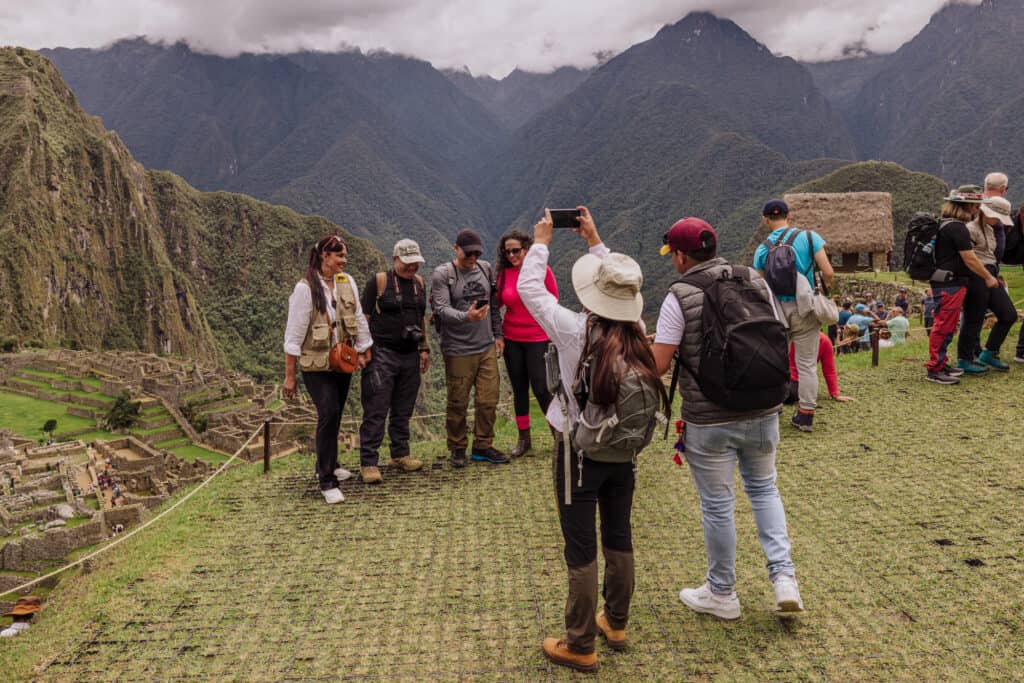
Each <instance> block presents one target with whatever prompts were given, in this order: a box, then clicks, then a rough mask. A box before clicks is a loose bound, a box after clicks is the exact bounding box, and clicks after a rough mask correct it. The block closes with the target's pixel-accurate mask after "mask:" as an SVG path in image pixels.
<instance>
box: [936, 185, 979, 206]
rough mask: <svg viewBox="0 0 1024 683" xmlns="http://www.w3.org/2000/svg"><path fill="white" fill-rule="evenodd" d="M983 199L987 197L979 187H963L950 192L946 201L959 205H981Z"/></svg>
mask: <svg viewBox="0 0 1024 683" xmlns="http://www.w3.org/2000/svg"><path fill="white" fill-rule="evenodd" d="M983 199H985V195H984V193H983V191H982V189H981V188H980V187H978V186H977V185H961V186H960V187H958V188H956V189H955V190H953V191H952V192H950V193H949V196H948V197H946V199H945V200H944V201H947V202H957V203H958V204H981V202H982V200H983Z"/></svg>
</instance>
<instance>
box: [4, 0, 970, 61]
mask: <svg viewBox="0 0 1024 683" xmlns="http://www.w3.org/2000/svg"><path fill="white" fill-rule="evenodd" d="M970 2H971V4H978V0H970ZM945 4H947V0H917V1H916V2H912V3H892V2H891V1H890V0H862V1H861V2H859V3H856V4H855V3H850V2H849V1H848V0H719V1H718V2H713V3H712V2H700V1H699V0H675V1H668V0H634V2H630V3H624V2H621V0H587V1H586V2H584V1H582V0H564V1H563V2H557V3H552V2H549V1H548V0H491V2H486V3H481V2H479V0H291V1H290V2H287V3H284V2H281V1H280V0H214V1H211V0H79V1H77V2H68V1H67V0H35V1H34V2H32V3H27V2H24V3H17V6H8V7H6V8H0V43H2V44H7V45H22V46H25V47H30V48H42V47H100V46H103V45H106V44H109V43H111V42H113V41H115V40H117V39H119V38H123V37H132V36H139V35H145V36H148V37H149V38H150V39H153V40H160V41H167V42H174V41H178V40H184V41H186V42H187V43H188V44H189V45H191V46H192V47H193V48H194V49H197V50H201V51H204V52H210V53H214V54H220V55H224V56H234V55H237V54H239V53H240V52H290V51H294V50H300V49H313V50H327V51H333V50H339V49H345V48H350V47H359V48H360V49H363V50H378V49H382V50H387V51H391V52H399V53H402V54H408V55H412V56H415V57H419V58H421V59H425V60H427V61H430V62H432V63H433V64H434V65H435V66H438V67H441V68H446V67H453V68H459V67H462V66H466V67H468V68H469V69H470V70H472V71H473V73H475V74H484V73H488V74H491V75H494V76H499V77H500V76H503V75H505V74H506V73H508V72H509V71H510V70H512V69H513V68H515V67H517V66H518V67H519V68H522V69H526V70H529V71H549V70H551V69H554V68H556V67H558V66H563V65H573V66H581V67H585V66H592V65H593V64H594V63H595V61H596V59H597V57H596V56H595V55H599V54H607V53H609V52H612V53H616V52H620V51H622V50H624V49H626V48H628V47H629V46H630V45H633V44H635V43H638V42H641V41H643V40H646V39H648V38H650V37H651V36H653V35H654V34H655V33H656V32H657V30H658V29H659V28H660V27H661V26H663V25H665V24H670V23H674V22H676V21H678V20H679V19H681V18H682V17H683V16H685V15H686V14H687V13H688V12H690V11H693V10H707V11H711V12H714V13H715V14H717V15H718V16H721V17H726V18H729V19H732V20H733V21H735V22H736V23H737V24H739V25H740V26H741V27H743V28H744V29H745V30H746V31H747V32H748V33H750V34H751V35H753V36H754V37H755V38H757V39H758V40H759V41H761V42H762V43H764V44H765V45H767V46H768V48H769V49H771V50H772V51H773V52H775V53H778V54H784V55H788V56H791V57H794V58H796V59H801V60H809V61H817V60H825V59H833V58H836V57H840V56H842V55H843V53H844V50H848V49H850V48H851V47H856V48H857V49H860V50H867V51H872V52H883V53H884V52H891V51H893V50H895V49H897V48H898V47H899V46H900V45H901V44H903V43H904V42H906V41H907V40H909V39H910V38H912V37H913V36H914V35H915V34H916V33H917V32H918V31H920V30H921V28H923V27H924V25H925V24H926V23H927V22H928V19H929V18H930V17H931V16H932V14H934V13H935V12H936V11H938V10H939V9H941V7H942V6H943V5H945ZM12 5H13V3H12Z"/></svg>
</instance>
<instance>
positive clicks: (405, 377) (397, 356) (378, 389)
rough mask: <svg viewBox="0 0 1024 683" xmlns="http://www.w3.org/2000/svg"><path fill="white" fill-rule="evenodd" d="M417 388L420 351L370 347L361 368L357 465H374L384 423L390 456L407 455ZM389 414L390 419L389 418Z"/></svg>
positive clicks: (382, 434) (400, 456) (418, 385)
mask: <svg viewBox="0 0 1024 683" xmlns="http://www.w3.org/2000/svg"><path fill="white" fill-rule="evenodd" d="M419 390H420V353H419V351H416V350H413V351H410V352H408V353H399V352H398V351H392V350H391V349H385V348H383V347H380V346H374V347H373V358H372V360H370V364H369V365H367V366H366V368H365V369H364V370H363V379H362V385H361V393H362V399H363V423H362V424H361V425H360V426H359V464H360V465H362V466H363V467H369V466H373V467H376V466H377V463H378V458H379V456H378V454H377V449H379V448H380V443H381V441H383V440H384V422H385V421H387V423H388V425H387V427H388V438H390V439H391V457H392V458H404V457H405V456H407V455H409V418H410V417H412V411H413V408H414V407H415V406H416V394H417V393H419ZM388 413H390V419H389V417H388Z"/></svg>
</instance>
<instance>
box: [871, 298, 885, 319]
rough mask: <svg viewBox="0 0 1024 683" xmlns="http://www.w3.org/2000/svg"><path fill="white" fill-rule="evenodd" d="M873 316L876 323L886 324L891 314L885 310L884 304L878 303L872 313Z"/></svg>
mask: <svg viewBox="0 0 1024 683" xmlns="http://www.w3.org/2000/svg"><path fill="white" fill-rule="evenodd" d="M871 315H872V316H873V317H874V319H875V322H885V321H886V319H888V317H889V312H888V311H886V310H885V304H884V303H882V302H881V301H876V302H875V309H874V310H873V311H871Z"/></svg>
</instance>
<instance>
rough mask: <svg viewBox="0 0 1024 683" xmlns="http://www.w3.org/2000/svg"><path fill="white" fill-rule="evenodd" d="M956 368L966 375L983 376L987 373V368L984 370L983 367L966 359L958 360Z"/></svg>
mask: <svg viewBox="0 0 1024 683" xmlns="http://www.w3.org/2000/svg"><path fill="white" fill-rule="evenodd" d="M956 366H957V367H958V368H960V369H961V370H963V371H964V372H965V373H966V374H968V375H983V374H985V373H986V372H988V368H986V367H985V366H984V365H979V364H978V363H975V362H974V361H973V360H968V359H966V358H961V359H960V360H958V361H957V362H956Z"/></svg>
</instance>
